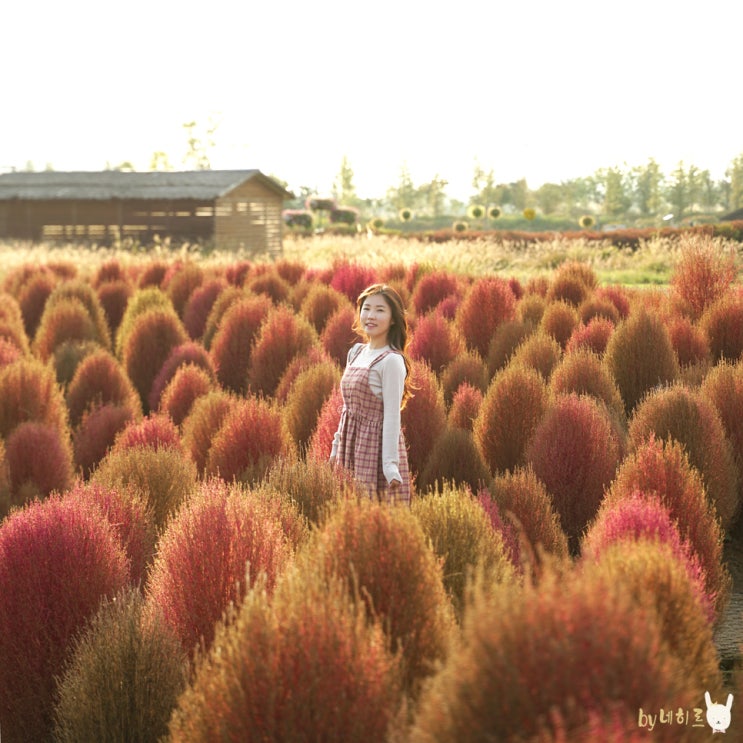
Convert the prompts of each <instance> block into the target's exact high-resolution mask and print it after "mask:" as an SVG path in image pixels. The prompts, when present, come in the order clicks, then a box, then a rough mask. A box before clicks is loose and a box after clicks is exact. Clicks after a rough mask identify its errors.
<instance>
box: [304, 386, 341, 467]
mask: <svg viewBox="0 0 743 743" xmlns="http://www.w3.org/2000/svg"><path fill="white" fill-rule="evenodd" d="M342 409H343V397H342V395H341V388H340V386H338V387H336V388H335V389H334V390H333V392H332V394H331V395H330V397H328V399H327V400H325V402H324V403H323V406H322V408H320V413H319V415H318V416H317V425H316V426H315V430H314V432H313V434H312V437H311V438H310V442H309V445H308V447H307V457H308V458H312V459H315V460H320V461H323V462H325V461H327V460H328V458H329V457H330V453H331V451H332V449H333V436H334V435H335V432H336V431H337V430H338V424H339V423H340V420H341V410H342Z"/></svg>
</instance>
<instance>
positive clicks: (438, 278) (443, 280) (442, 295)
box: [411, 270, 461, 317]
mask: <svg viewBox="0 0 743 743" xmlns="http://www.w3.org/2000/svg"><path fill="white" fill-rule="evenodd" d="M460 295H461V282H460V280H459V279H458V278H457V276H455V275H454V274H452V273H449V272H448V271H445V270H433V271H430V272H429V273H427V274H425V275H424V276H422V277H421V278H420V280H419V281H418V283H417V284H416V285H415V289H414V290H413V294H412V296H411V304H412V308H413V309H414V310H415V314H416V315H418V316H419V317H422V316H423V315H425V314H427V313H428V312H430V311H431V310H433V309H435V308H436V307H437V306H438V305H439V304H440V303H441V302H442V301H443V300H444V299H447V298H448V297H451V296H455V297H459V296H460Z"/></svg>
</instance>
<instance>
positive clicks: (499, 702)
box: [410, 569, 699, 743]
mask: <svg viewBox="0 0 743 743" xmlns="http://www.w3.org/2000/svg"><path fill="white" fill-rule="evenodd" d="M597 596H601V600H597V598H596V597H597ZM662 630H663V625H662V622H661V621H660V619H659V617H658V616H657V612H656V610H655V609H654V608H651V607H648V606H638V605H637V603H636V601H635V600H634V598H633V597H632V595H631V593H630V592H629V590H627V588H626V587H624V586H623V585H622V584H621V583H619V582H614V581H612V580H609V579H608V578H607V577H604V576H601V575H585V576H584V575H580V576H577V575H574V574H572V573H570V572H568V571H560V570H556V569H551V570H549V571H546V573H545V575H544V576H543V578H542V580H541V581H540V582H539V584H538V585H535V584H531V583H527V584H526V585H524V586H523V587H517V586H514V585H512V584H502V585H501V586H500V587H499V588H496V589H495V590H493V589H492V588H490V587H488V588H485V589H480V590H479V591H477V592H476V593H475V596H474V598H473V600H472V604H471V607H470V608H469V610H468V612H467V613H466V615H465V622H464V627H463V631H462V635H463V637H462V645H461V648H460V649H459V651H458V652H457V653H452V654H451V655H450V656H449V658H448V659H447V662H446V663H445V665H444V667H443V669H442V670H441V671H440V672H439V674H437V676H436V677H435V679H433V681H432V683H431V684H429V685H428V687H427V688H426V690H425V692H424V694H423V695H422V698H421V701H420V704H419V705H418V708H417V710H416V712H415V719H414V724H413V728H412V731H411V733H410V740H411V741H413V742H414V743H422V742H423V741H434V740H446V741H455V740H456V741H465V740H466V741H475V740H509V741H510V740H544V741H558V740H571V741H572V740H581V741H585V742H587V741H589V740H607V741H608V740H610V739H609V738H608V737H602V736H601V735H600V736H599V737H598V738H591V737H590V736H589V737H577V736H575V735H574V734H573V731H581V730H585V729H586V728H587V727H588V726H589V725H592V726H593V730H594V731H595V730H596V728H597V726H598V725H599V722H598V721H599V720H601V721H606V723H607V726H608V723H609V722H610V721H613V722H615V723H616V727H615V726H614V725H612V727H614V729H615V730H616V729H620V730H623V731H625V732H626V733H629V734H630V735H632V734H633V731H636V730H637V710H638V709H640V708H641V707H642V708H643V709H646V708H650V709H655V708H656V707H657V708H658V709H661V708H662V705H663V704H664V702H663V699H669V698H670V699H673V700H674V704H679V705H681V706H682V707H683V706H688V707H693V706H694V705H696V704H698V703H699V701H698V700H699V687H698V686H697V685H696V683H694V682H695V681H696V680H695V679H691V678H689V677H688V676H685V675H684V674H683V671H682V669H683V666H682V663H681V662H680V661H679V659H678V658H677V657H676V656H675V655H674V654H673V653H672V652H671V651H670V649H669V647H668V645H667V644H666V643H665V641H664V638H663V633H662ZM545 658H549V662H548V663H545ZM576 700H580V702H576ZM668 727H669V730H670V732H669V735H668V737H666V738H665V739H666V740H667V741H669V743H670V741H671V740H676V739H677V736H678V729H677V728H675V729H671V728H670V726H668ZM555 728H557V729H556V730H555ZM560 731H562V732H563V737H558V736H557V733H559V732H560ZM552 732H554V733H556V734H555V736H554V737H552V734H551V733H552ZM540 735H541V737H539V736H540ZM673 736H676V737H675V738H674V737H673ZM631 739H632V738H630V737H629V736H627V735H622V736H619V735H617V737H615V738H611V740H612V741H616V742H618V741H620V740H622V741H625V740H631Z"/></svg>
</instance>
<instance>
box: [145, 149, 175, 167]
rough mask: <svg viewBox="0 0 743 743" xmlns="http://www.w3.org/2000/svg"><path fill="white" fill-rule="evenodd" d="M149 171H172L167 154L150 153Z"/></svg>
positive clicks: (159, 151) (159, 152) (160, 151)
mask: <svg viewBox="0 0 743 743" xmlns="http://www.w3.org/2000/svg"><path fill="white" fill-rule="evenodd" d="M150 170H173V166H172V165H171V164H170V158H169V157H168V154H167V152H163V151H162V150H158V151H157V152H153V153H152V157H151V158H150Z"/></svg>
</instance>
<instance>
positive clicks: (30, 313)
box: [17, 270, 59, 338]
mask: <svg viewBox="0 0 743 743" xmlns="http://www.w3.org/2000/svg"><path fill="white" fill-rule="evenodd" d="M58 281H59V280H58V279H57V278H56V277H55V276H54V275H53V274H52V273H51V272H50V271H48V270H37V271H36V272H35V274H34V275H33V276H32V277H31V278H29V280H28V281H26V282H25V283H24V284H23V286H22V287H20V289H19V291H18V295H17V297H18V304H19V305H20V308H21V313H22V314H23V326H24V327H25V329H26V334H27V335H28V337H29V338H33V337H34V335H35V333H36V328H38V326H39V322H40V320H41V316H42V315H43V314H44V306H45V304H46V300H47V299H49V296H50V295H51V293H52V292H53V291H54V287H55V286H57V283H58Z"/></svg>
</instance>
